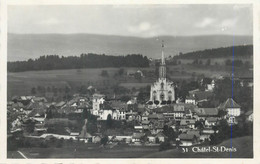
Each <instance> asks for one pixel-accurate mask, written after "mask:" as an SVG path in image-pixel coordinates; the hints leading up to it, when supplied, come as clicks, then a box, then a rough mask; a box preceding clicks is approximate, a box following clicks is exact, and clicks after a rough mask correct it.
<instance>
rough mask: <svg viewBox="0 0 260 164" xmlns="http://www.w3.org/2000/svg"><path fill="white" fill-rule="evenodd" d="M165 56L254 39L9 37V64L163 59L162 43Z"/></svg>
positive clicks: (48, 35)
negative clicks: (44, 59) (99, 57)
mask: <svg viewBox="0 0 260 164" xmlns="http://www.w3.org/2000/svg"><path fill="white" fill-rule="evenodd" d="M160 40H164V41H165V45H166V48H165V54H166V56H168V55H171V56H173V55H176V54H179V52H182V53H187V52H192V51H198V50H204V49H210V48H218V47H227V46H232V45H233V44H234V45H244V44H252V42H253V37H252V36H229V35H207V36H158V37H151V38H140V37H127V36H111V35H96V34H8V61H21V60H28V59H29V58H32V59H35V58H38V57H40V56H43V55H54V54H56V55H60V56H61V55H63V56H75V55H76V56H79V55H80V54H82V53H96V54H103V53H104V54H106V55H126V54H142V55H144V56H147V57H152V58H159V57H160V54H161V48H160V47H161V42H160ZM233 42H234V43H233Z"/></svg>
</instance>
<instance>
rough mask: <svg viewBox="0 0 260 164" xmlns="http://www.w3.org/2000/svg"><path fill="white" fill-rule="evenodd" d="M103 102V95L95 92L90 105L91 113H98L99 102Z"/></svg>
mask: <svg viewBox="0 0 260 164" xmlns="http://www.w3.org/2000/svg"><path fill="white" fill-rule="evenodd" d="M104 102H105V95H102V94H97V93H95V94H94V95H93V99H92V103H93V106H92V114H93V115H96V116H97V115H98V112H99V110H100V105H101V104H104Z"/></svg>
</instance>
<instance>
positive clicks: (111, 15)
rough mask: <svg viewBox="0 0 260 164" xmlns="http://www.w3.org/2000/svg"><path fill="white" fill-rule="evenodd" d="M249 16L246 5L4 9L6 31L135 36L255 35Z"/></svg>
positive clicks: (66, 6) (86, 6)
mask: <svg viewBox="0 0 260 164" xmlns="http://www.w3.org/2000/svg"><path fill="white" fill-rule="evenodd" d="M252 12H253V11H252V6H251V5H247V4H240V5H231V4H221V5H220V4H211V5H83V6H79V5H41V6H36V5H28V6H26V5H21V6H8V32H9V33H22V34H34V33H40V34H44V33H62V34H63V33H64V34H69V33H88V34H105V35H123V36H137V37H155V36H160V35H171V36H189V35H219V34H223V35H226V34H227V35H253V13H252Z"/></svg>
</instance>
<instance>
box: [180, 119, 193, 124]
mask: <svg viewBox="0 0 260 164" xmlns="http://www.w3.org/2000/svg"><path fill="white" fill-rule="evenodd" d="M190 124H195V120H193V119H182V120H181V122H180V125H190Z"/></svg>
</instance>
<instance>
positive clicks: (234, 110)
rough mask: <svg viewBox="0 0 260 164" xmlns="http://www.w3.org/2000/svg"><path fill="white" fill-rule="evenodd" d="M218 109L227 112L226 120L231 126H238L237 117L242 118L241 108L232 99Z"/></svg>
mask: <svg viewBox="0 0 260 164" xmlns="http://www.w3.org/2000/svg"><path fill="white" fill-rule="evenodd" d="M218 108H219V109H220V110H224V111H226V112H227V114H226V118H227V121H228V123H229V124H237V120H236V117H238V116H240V114H241V107H240V105H238V104H237V103H236V102H235V101H234V100H233V99H232V98H228V99H227V100H226V101H225V102H224V103H222V104H220V105H219V107H218Z"/></svg>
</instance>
